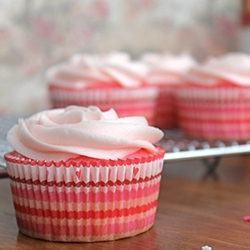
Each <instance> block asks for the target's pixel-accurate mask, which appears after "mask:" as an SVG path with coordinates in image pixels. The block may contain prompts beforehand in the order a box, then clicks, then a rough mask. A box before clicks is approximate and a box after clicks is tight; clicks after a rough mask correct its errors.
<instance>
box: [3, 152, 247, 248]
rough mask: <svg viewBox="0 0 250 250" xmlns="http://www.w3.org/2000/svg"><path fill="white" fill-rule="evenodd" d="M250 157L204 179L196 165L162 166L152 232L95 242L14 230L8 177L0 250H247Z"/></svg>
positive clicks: (225, 162) (226, 163) (231, 160)
mask: <svg viewBox="0 0 250 250" xmlns="http://www.w3.org/2000/svg"><path fill="white" fill-rule="evenodd" d="M246 215H250V157H247V156H245V157H227V158H223V159H222V160H221V162H220V165H219V167H218V169H217V170H216V173H215V174H213V175H206V174H205V168H204V167H203V165H202V163H201V162H200V161H188V162H181V163H171V164H168V165H165V166H164V172H163V177H162V183H161V192H160V197H159V204H158V211H157V216H156V220H155V224H154V226H153V228H151V229H150V230H149V231H147V232H146V233H143V234H141V235H138V236H135V237H133V238H127V239H122V240H118V241H112V242H100V243H52V242H46V241H42V240H36V239H32V238H29V237H27V236H24V235H22V234H20V233H19V232H18V229H17V226H16V221H15V215H14V210H13V207H12V200H11V194H10V188H9V180H8V179H7V178H2V179H0V249H4V250H9V249H20V250H29V249H32V250H33V249H43V250H49V249H51V250H52V249H53V250H64V249H74V250H77V249H93V250H95V249H116V250H119V249H129V250H133V249H151V250H152V249H157V250H160V249H170V250H175V249H178V250H182V249H183V250H189V249H190V250H195V249H201V247H202V246H204V245H208V246H211V247H212V250H223V249H227V250H238V249H250V222H245V221H244V220H243V217H244V216H246Z"/></svg>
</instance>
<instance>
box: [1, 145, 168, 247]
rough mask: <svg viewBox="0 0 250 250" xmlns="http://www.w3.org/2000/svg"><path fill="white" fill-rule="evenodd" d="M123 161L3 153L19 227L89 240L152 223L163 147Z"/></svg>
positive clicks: (119, 234)
mask: <svg viewBox="0 0 250 250" xmlns="http://www.w3.org/2000/svg"><path fill="white" fill-rule="evenodd" d="M157 150H158V151H157V153H153V154H150V153H148V154H139V155H138V156H136V157H129V158H126V159H124V160H117V161H114V160H97V159H90V158H89V159H87V158H84V160H82V159H81V157H80V158H78V159H73V160H69V161H66V162H53V161H51V162H45V161H34V160H30V159H27V158H24V157H22V156H20V155H18V154H17V153H16V152H10V153H7V154H6V155H5V160H6V163H7V170H8V174H9V178H10V185H11V191H12V196H13V204H14V208H15V212H16V219H17V224H18V227H19V230H20V232H22V233H24V234H26V235H28V236H31V237H35V238H40V239H45V240H49V241H65V242H69V241H73V242H85V241H88V242H91V241H103V240H115V239H119V238H124V237H130V236H134V235H136V234H139V233H142V232H144V231H146V230H148V229H149V228H150V227H152V225H153V222H154V217H155V213H156V207H157V199H158V193H159V186H160V179H161V171H162V165H163V155H164V149H162V148H160V147H157Z"/></svg>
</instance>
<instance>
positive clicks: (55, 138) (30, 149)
mask: <svg viewBox="0 0 250 250" xmlns="http://www.w3.org/2000/svg"><path fill="white" fill-rule="evenodd" d="M162 136H163V133H162V131H161V130H159V129H157V128H154V127H150V126H148V123H147V121H146V119H145V118H144V117H126V118H118V116H117V114H116V112H115V111H114V110H113V109H111V110H109V111H106V112H102V111H101V110H100V109H99V108H97V107H94V106H90V107H88V108H85V107H78V106H69V107H67V108H65V109H54V110H48V111H43V112H40V113H37V114H35V115H33V116H31V117H29V118H27V119H25V120H24V119H20V120H19V123H18V124H17V125H15V126H14V127H13V128H12V129H11V130H10V131H9V133H8V136H7V139H8V141H9V143H10V144H11V146H12V147H13V148H14V149H15V150H16V151H17V152H19V153H20V154H22V155H24V156H26V157H29V158H31V159H36V160H47V161H50V160H54V161H59V160H67V159H69V158H74V157H77V156H80V155H84V156H88V157H93V158H98V159H118V158H123V157H125V156H127V155H129V154H132V153H134V152H136V151H138V150H139V149H141V148H143V149H146V150H148V151H150V152H154V151H155V150H156V149H155V147H154V145H153V143H155V142H157V141H159V140H160V139H161V138H162Z"/></svg>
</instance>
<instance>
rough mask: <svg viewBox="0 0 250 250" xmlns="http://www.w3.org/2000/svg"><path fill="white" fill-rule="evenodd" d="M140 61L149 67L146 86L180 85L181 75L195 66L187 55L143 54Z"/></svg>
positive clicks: (194, 62) (193, 61)
mask: <svg viewBox="0 0 250 250" xmlns="http://www.w3.org/2000/svg"><path fill="white" fill-rule="evenodd" d="M140 61H141V62H142V63H144V64H146V65H147V66H148V67H149V73H148V75H147V79H146V81H147V83H148V84H169V83H180V81H181V75H182V74H183V73H184V72H186V71H187V70H188V69H190V68H191V67H192V66H194V65H196V61H195V60H194V59H193V58H192V57H191V55H189V54H180V55H173V54H170V53H162V54H159V53H145V54H144V55H143V56H142V57H141V59H140Z"/></svg>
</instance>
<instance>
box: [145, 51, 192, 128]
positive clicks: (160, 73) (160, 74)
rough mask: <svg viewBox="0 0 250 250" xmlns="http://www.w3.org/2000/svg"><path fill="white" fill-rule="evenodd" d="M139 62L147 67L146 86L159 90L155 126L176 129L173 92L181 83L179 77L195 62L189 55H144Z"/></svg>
mask: <svg viewBox="0 0 250 250" xmlns="http://www.w3.org/2000/svg"><path fill="white" fill-rule="evenodd" d="M140 61H141V62H143V63H145V64H146V65H147V66H148V67H149V72H148V74H147V76H146V82H147V84H148V85H149V86H155V87H157V88H158V90H159V95H158V98H157V104H156V111H155V113H156V117H155V126H157V127H159V128H162V129H171V128H174V127H176V112H175V104H174V103H175V102H174V91H175V89H176V86H179V85H180V84H181V83H182V78H181V75H182V74H183V73H184V72H186V71H187V70H188V69H189V68H190V67H191V66H193V65H195V64H196V62H195V60H194V59H193V58H192V57H191V56H190V55H189V54H180V55H173V54H169V53H162V54H160V53H146V54H144V55H143V56H142V57H141V59H140Z"/></svg>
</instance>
